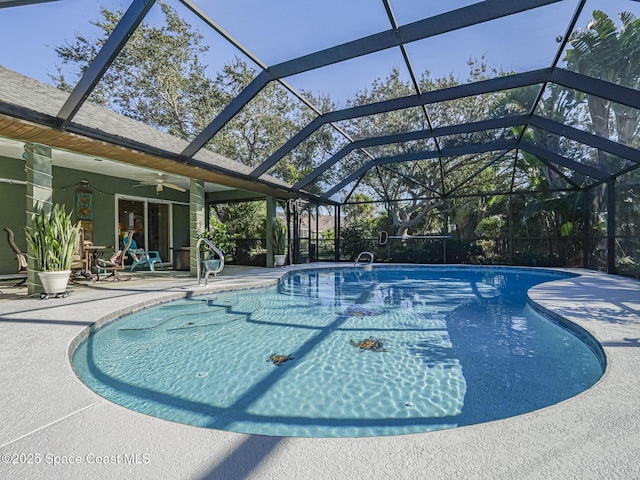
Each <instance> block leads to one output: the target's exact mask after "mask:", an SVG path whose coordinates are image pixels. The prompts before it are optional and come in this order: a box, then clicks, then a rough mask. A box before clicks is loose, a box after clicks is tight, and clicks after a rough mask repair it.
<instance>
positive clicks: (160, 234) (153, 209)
mask: <svg viewBox="0 0 640 480" xmlns="http://www.w3.org/2000/svg"><path fill="white" fill-rule="evenodd" d="M117 212H118V213H117V215H118V237H119V238H118V240H119V244H120V246H122V244H123V239H124V236H125V234H126V233H127V232H128V231H130V230H132V231H133V239H134V240H135V242H136V246H137V247H138V248H144V249H145V250H157V251H158V252H160V257H161V258H162V261H163V262H170V261H171V260H172V257H171V247H172V246H173V244H172V239H171V214H172V208H171V204H170V203H161V202H155V201H153V200H147V199H132V198H125V197H121V198H117Z"/></svg>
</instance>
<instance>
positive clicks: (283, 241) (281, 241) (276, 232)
mask: <svg viewBox="0 0 640 480" xmlns="http://www.w3.org/2000/svg"><path fill="white" fill-rule="evenodd" d="M273 251H274V256H273V260H274V265H275V266H276V267H282V266H283V265H284V264H285V261H286V259H287V226H286V225H285V224H284V222H283V221H282V219H281V218H279V217H276V218H274V220H273Z"/></svg>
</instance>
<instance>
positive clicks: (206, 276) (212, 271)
mask: <svg viewBox="0 0 640 480" xmlns="http://www.w3.org/2000/svg"><path fill="white" fill-rule="evenodd" d="M202 242H204V243H205V245H206V246H207V248H208V250H209V251H212V252H214V253H216V254H217V255H218V256H219V257H220V263H219V264H218V266H217V267H216V268H208V267H206V265H203V266H204V267H206V268H202V267H201V266H200V257H201V255H200V245H201V244H202ZM223 268H224V253H222V250H220V249H219V248H218V247H216V246H215V245H214V244H213V243H212V242H211V240H209V239H208V238H200V239H198V242H197V243H196V270H197V271H198V285H200V280H201V277H202V270H206V273H205V274H204V285H205V287H206V286H207V282H208V281H209V275H211V274H213V276H214V277H215V276H216V275H218V274H219V273H220V272H221V271H222V269H223Z"/></svg>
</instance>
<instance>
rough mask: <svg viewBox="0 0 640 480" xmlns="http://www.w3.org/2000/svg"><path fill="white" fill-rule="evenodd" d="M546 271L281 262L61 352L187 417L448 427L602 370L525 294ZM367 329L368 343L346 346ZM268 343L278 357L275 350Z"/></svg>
mask: <svg viewBox="0 0 640 480" xmlns="http://www.w3.org/2000/svg"><path fill="white" fill-rule="evenodd" d="M558 278H562V274H559V273H553V272H551V271H547V272H545V271H535V270H531V269H510V268H502V269H500V268H490V269H484V268H437V267H393V268H388V267H383V268H377V267H375V268H373V269H365V268H349V269H345V268H338V269H335V270H313V271H303V272H299V273H291V274H288V275H287V276H286V277H285V278H284V279H283V280H282V281H281V282H280V283H279V284H278V285H277V286H273V287H270V288H263V289H255V290H244V291H240V292H226V293H217V294H211V295H207V296H198V297H192V298H189V299H184V300H179V301H174V302H170V303H166V304H163V305H160V306H156V307H152V308H148V309H145V310H142V311H139V312H137V313H135V314H132V315H129V316H127V317H124V318H122V319H120V320H118V321H116V322H113V323H111V324H108V325H107V326H105V327H104V328H102V329H100V330H98V331H97V332H95V333H93V334H92V335H90V336H89V337H88V339H87V340H86V341H84V342H83V343H82V344H81V345H80V346H79V347H78V349H77V350H76V352H75V354H74V357H73V366H74V369H75V370H76V372H77V375H78V376H79V377H80V378H81V379H82V380H83V381H84V382H85V383H86V384H87V385H88V386H89V387H90V388H91V389H93V390H94V391H95V392H97V393H98V394H99V395H102V396H103V397H105V398H107V399H109V400H111V401H113V402H115V403H117V404H120V405H122V406H125V407H127V408H130V409H132V410H135V411H138V412H141V413H145V414H148V415H152V416H156V417H160V418H164V419H167V420H172V421H176V422H181V423H186V424H190V425H196V426H199V427H207V428H215V429H222V430H229V431H235V432H244V433H252V434H262V435H277V436H299V437H360V436H377V435H397V434H405V433H415V432H424V431H430V430H438V429H444V428H454V427H458V426H463V425H470V424H476V423H481V422H487V421H491V420H497V419H502V418H507V417H511V416H514V415H519V414H522V413H525V412H530V411H533V410H536V409H540V408H543V407H545V406H548V405H552V404H554V403H557V402H560V401H562V400H564V399H567V398H569V397H572V396H574V395H576V394H578V393H580V392H581V391H583V390H585V389H587V388H589V387H590V386H591V385H593V384H594V383H595V382H596V381H597V380H598V379H599V378H600V376H601V375H602V373H603V363H604V362H603V359H602V357H601V356H599V355H598V354H597V349H596V348H594V347H593V346H591V347H590V346H589V345H588V344H587V343H585V342H583V341H582V340H580V339H579V338H578V337H577V336H575V335H574V334H573V333H571V332H570V331H569V330H567V329H565V328H562V327H561V326H559V325H558V324H556V323H555V322H553V321H551V320H549V319H547V318H546V317H543V316H541V315H540V314H538V313H536V312H535V311H534V310H533V309H532V308H531V307H529V306H528V305H527V303H526V292H527V290H528V289H529V288H531V287H532V286H533V285H535V284H538V283H541V282H546V281H550V280H555V279H558ZM367 339H372V340H373V342H371V343H373V344H374V346H377V347H378V348H377V349H375V350H369V349H361V348H358V344H359V343H360V342H362V341H364V340H367ZM375 342H377V343H375ZM362 345H364V346H366V343H364V344H362ZM274 354H275V355H283V356H285V357H288V356H290V357H291V358H290V359H289V360H287V361H285V362H284V363H282V364H281V365H277V364H275V363H273V362H272V361H271V360H270V357H271V356H272V355H274Z"/></svg>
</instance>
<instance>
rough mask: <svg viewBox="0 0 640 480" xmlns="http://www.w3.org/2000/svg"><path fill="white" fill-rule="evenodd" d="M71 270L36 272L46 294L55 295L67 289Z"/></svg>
mask: <svg viewBox="0 0 640 480" xmlns="http://www.w3.org/2000/svg"><path fill="white" fill-rule="evenodd" d="M70 276H71V270H61V271H53V272H38V277H40V283H42V288H44V291H45V293H46V294H47V295H57V294H61V293H65V292H66V291H67V284H68V283H69V277H70Z"/></svg>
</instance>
